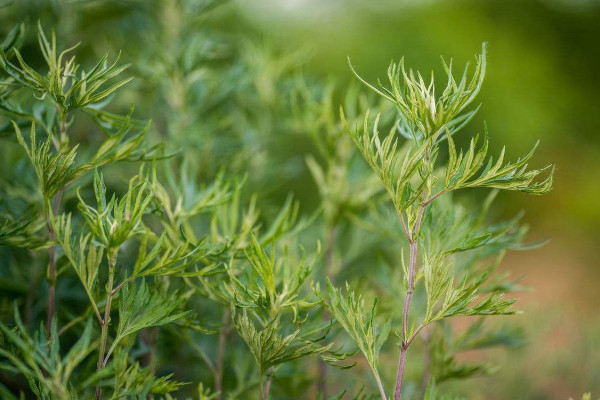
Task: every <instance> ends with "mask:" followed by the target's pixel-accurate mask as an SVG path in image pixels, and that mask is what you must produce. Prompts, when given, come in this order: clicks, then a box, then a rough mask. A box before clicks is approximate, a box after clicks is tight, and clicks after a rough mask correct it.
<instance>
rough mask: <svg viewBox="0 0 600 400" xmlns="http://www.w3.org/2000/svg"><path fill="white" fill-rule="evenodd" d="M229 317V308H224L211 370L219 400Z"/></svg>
mask: <svg viewBox="0 0 600 400" xmlns="http://www.w3.org/2000/svg"><path fill="white" fill-rule="evenodd" d="M229 317H230V313H229V309H228V308H225V311H223V319H222V321H221V331H220V332H219V345H218V348H217V360H216V365H215V368H214V370H213V374H214V378H215V392H217V400H221V399H222V398H223V393H222V392H223V359H224V358H225V345H226V343H227V335H228V334H229Z"/></svg>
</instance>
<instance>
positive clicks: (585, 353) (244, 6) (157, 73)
mask: <svg viewBox="0 0 600 400" xmlns="http://www.w3.org/2000/svg"><path fill="white" fill-rule="evenodd" d="M182 2H183V0H182ZM179 3H180V2H179V1H143V0H139V1H133V0H127V1H83V0H82V1H50V0H48V1H42V0H39V1H33V0H15V1H8V2H7V1H5V2H3V5H2V8H0V22H1V23H0V31H2V33H6V32H7V31H8V30H9V29H10V28H12V26H14V24H15V23H18V22H22V21H28V22H30V23H31V22H32V23H35V22H36V21H38V20H39V21H40V22H41V24H42V25H43V26H44V27H48V28H50V27H51V28H53V29H55V30H56V32H57V35H58V37H59V40H60V41H62V42H63V43H65V44H71V43H75V42H78V41H81V42H82V45H81V47H80V49H79V50H78V53H79V54H80V55H82V56H83V57H86V56H88V57H89V58H90V59H93V58H94V57H95V55H97V54H100V53H101V52H103V51H106V50H111V51H112V52H113V54H115V53H117V52H118V51H119V50H120V51H122V56H121V57H122V60H123V61H124V62H131V63H132V64H133V67H132V70H133V71H134V72H133V74H134V75H136V76H137V77H138V78H136V80H135V82H134V84H133V85H130V86H129V87H128V88H127V89H126V93H127V94H126V96H125V98H124V99H123V100H121V101H122V102H123V104H126V103H127V102H135V103H136V104H137V114H138V116H140V117H143V118H152V119H153V120H154V135H155V137H156V138H160V137H161V135H162V134H163V133H162V130H163V128H164V127H169V129H181V130H186V129H187V130H191V129H196V130H199V131H200V132H201V133H200V134H199V135H195V136H193V137H194V138H195V139H185V140H184V143H179V144H180V145H188V144H189V143H187V142H185V141H186V140H196V141H198V142H199V143H200V147H201V144H202V140H204V139H203V138H205V137H206V136H203V134H202V131H203V130H206V131H209V130H211V129H212V130H213V131H214V130H215V129H217V130H219V129H222V130H223V131H225V130H227V123H223V124H220V122H219V120H209V121H204V120H203V117H202V114H199V113H200V111H198V110H197V109H185V107H180V108H178V105H179V103H178V100H177V93H178V91H181V90H185V88H182V87H178V86H177V85H176V84H177V82H179V84H180V85H183V86H185V84H186V83H185V82H183V81H178V80H177V73H178V72H177V71H178V70H177V67H176V66H177V65H180V64H181V63H185V62H186V59H185V54H186V51H185V49H183V51H179V53H177V54H175V52H176V50H175V49H174V48H173V46H175V40H176V39H177V38H181V37H182V35H185V34H186V32H183V33H182V32H181V31H180V30H178V23H179V22H180V20H181V19H182V18H184V17H186V18H189V17H190V16H189V15H188V16H182V15H178V14H177V12H178V11H181V9H182V8H181V5H180V4H179ZM196 3H198V4H199V5H197V8H196V10H197V12H198V21H196V22H195V24H196V23H197V25H194V26H199V27H201V28H199V30H198V31H197V32H195V33H194V34H193V35H192V34H190V42H189V43H187V44H186V45H187V46H190V48H192V47H193V48H195V49H196V50H197V49H201V50H202V51H200V52H199V53H200V54H204V55H205V56H206V63H207V65H209V66H210V68H209V69H207V70H206V73H207V74H209V76H210V74H214V76H215V77H216V78H215V79H217V78H218V79H220V81H218V82H217V83H218V85H219V87H220V89H219V90H217V89H215V88H214V87H210V86H207V87H205V88H203V89H202V90H201V91H200V92H201V93H202V96H200V97H199V102H200V103H202V102H204V103H203V105H205V106H206V107H211V106H214V105H215V104H218V102H219V99H214V98H212V97H211V93H213V94H214V93H221V92H222V90H223V87H226V89H227V90H229V91H230V93H235V92H236V91H237V90H238V89H239V88H240V87H241V86H244V87H245V88H246V89H248V88H250V90H252V91H255V92H256V96H257V98H258V99H259V100H260V101H261V102H262V103H263V104H267V105H268V107H270V110H271V111H272V112H273V113H274V114H275V117H270V118H266V117H265V116H264V115H261V114H260V112H256V111H255V110H254V114H253V109H252V104H246V106H247V110H250V111H247V112H246V114H245V115H244V116H243V117H244V118H245V120H249V121H252V122H253V124H252V125H251V126H253V127H254V128H252V129H257V131H258V132H256V133H255V136H256V140H259V141H260V140H262V141H265V140H266V143H268V144H269V146H271V147H270V152H271V153H273V154H276V155H278V156H279V157H281V158H285V163H282V167H281V169H280V170H279V173H280V174H281V175H283V176H284V177H283V178H282V177H279V178H278V177H274V178H273V179H271V180H270V182H271V186H273V182H274V180H275V181H276V184H275V185H274V186H273V188H272V190H270V191H266V192H265V193H266V194H264V196H271V197H272V198H273V199H278V200H281V199H283V198H284V197H285V194H286V193H287V192H289V191H292V192H294V193H295V195H296V197H297V198H299V199H300V201H301V202H302V204H303V209H304V210H305V211H310V209H311V207H313V208H314V206H315V204H316V203H317V202H318V195H317V193H316V188H315V186H314V184H313V183H312V181H311V178H310V174H309V173H308V171H307V169H306V167H305V165H304V156H305V155H306V154H307V153H308V152H310V145H309V144H307V143H308V142H307V141H302V140H298V139H294V138H290V137H289V136H286V130H288V129H290V128H289V126H287V125H286V124H284V123H283V122H281V121H283V120H285V118H283V117H282V118H281V120H279V119H278V118H277V115H276V113H277V110H278V107H279V105H278V102H279V101H281V99H280V98H279V97H278V96H279V93H278V90H279V87H280V85H279V83H278V82H281V81H283V82H285V79H286V78H287V77H291V76H297V74H299V73H302V74H305V75H306V76H308V77H312V78H314V79H322V80H323V81H327V80H331V79H334V80H335V81H336V82H337V84H338V86H340V87H342V88H343V87H344V86H346V85H350V82H351V81H352V80H353V76H352V74H351V72H350V71H349V68H348V64H347V57H350V58H351V59H352V63H353V65H354V66H355V67H356V69H357V70H358V71H359V72H360V73H361V74H362V75H363V76H364V77H366V78H367V79H369V80H376V79H377V78H382V79H383V78H385V72H386V69H387V65H388V63H389V62H390V60H392V59H395V60H398V59H399V58H400V57H402V56H404V57H405V60H406V63H407V64H408V65H409V66H411V67H417V68H418V69H420V70H424V71H428V70H434V71H440V62H439V56H440V55H442V56H443V57H445V58H446V59H448V58H453V59H454V61H455V62H456V64H457V65H463V64H464V63H466V62H467V61H473V60H474V59H473V55H474V54H476V53H477V52H478V51H479V50H480V48H481V44H482V42H488V45H489V59H488V72H487V78H486V82H485V84H484V88H483V91H482V94H481V96H480V101H481V102H482V107H481V110H480V112H479V114H478V116H477V117H476V119H475V121H474V122H473V123H472V124H471V127H470V128H469V129H470V131H469V133H470V134H473V133H476V132H477V131H478V130H479V131H482V130H483V128H484V122H485V123H486V124H487V127H488V130H489V134H490V139H491V145H492V150H493V151H499V149H500V146H501V145H502V144H506V146H507V150H508V154H509V155H511V154H512V155H516V154H522V153H524V152H526V151H527V150H528V149H529V148H530V147H531V146H532V145H533V144H534V143H535V142H536V140H538V139H539V140H540V141H541V145H540V147H539V150H538V153H537V155H536V157H535V158H534V162H533V163H534V164H536V166H540V165H543V164H545V163H547V162H553V163H555V164H556V176H555V189H554V191H553V192H552V193H551V194H549V195H547V196H544V197H532V196H526V195H521V194H518V193H517V194H515V193H510V194H508V195H501V197H500V204H502V205H503V209H504V212H505V213H506V215H511V214H514V213H515V212H516V211H518V210H525V211H526V215H525V222H527V223H528V224H529V225H530V226H531V232H530V239H531V240H532V241H536V240H541V239H545V238H549V239H550V241H549V243H548V244H547V245H545V246H544V247H542V248H540V249H536V250H533V251H529V252H519V253H511V254H509V255H508V257H507V258H506V259H505V261H504V264H503V268H504V269H505V270H507V271H511V273H512V276H514V277H521V283H522V284H524V285H527V286H528V287H529V288H530V290H529V291H524V292H522V293H519V294H518V297H519V298H520V302H519V305H520V308H521V309H522V310H523V311H524V313H523V314H522V315H520V316H517V317H515V318H518V319H520V323H522V324H523V326H524V327H525V329H526V331H527V336H528V344H527V345H526V346H525V347H523V348H521V349H518V350H514V351H509V352H506V351H499V352H497V353H494V352H492V353H491V356H490V357H491V358H493V359H494V360H495V361H497V362H498V364H499V365H500V369H499V370H498V371H497V373H496V374H495V375H493V376H491V377H481V378H474V379H472V380H471V381H470V385H471V388H470V389H468V390H467V392H468V393H477V394H478V396H481V398H485V399H566V398H568V397H569V396H573V397H577V396H580V395H581V393H583V392H584V391H592V392H594V393H596V396H598V393H600V308H599V305H600V290H599V289H598V288H599V287H600V268H599V262H600V135H599V134H598V125H599V124H598V121H599V120H600V97H599V96H598V93H600V75H599V72H598V71H599V68H598V66H599V65H600V2H599V1H597V0H479V1H475V0H472V1H464V0H461V1H459V0H328V1H322V0H251V1H249V0H245V1H244V0H238V1H234V0H231V1H228V2H217V3H218V4H214V3H208V2H206V3H203V2H196ZM221 3H222V4H221ZM186 10H188V12H189V9H186ZM192 10H194V9H193V8H192ZM30 25H32V26H33V24H30ZM157 26H158V27H160V29H157ZM32 31H33V29H32ZM34 34H35V32H30V36H31V37H32V38H33V37H34V36H33V35H34ZM178 46H179V45H178ZM180 47H181V46H180ZM249 49H250V50H249ZM179 50H181V48H179ZM28 52H29V56H30V59H31V57H33V56H34V55H35V54H36V52H35V42H34V41H33V40H31V43H30V44H26V45H25V47H24V53H25V54H27V53H28ZM232 59H243V60H244V63H243V67H239V68H242V69H243V70H242V71H240V70H237V69H236V68H238V67H236V66H235V65H234V64H235V63H233V62H232V61H231V60H232ZM139 60H144V62H143V63H142V64H140V61H139ZM159 61H160V62H159ZM157 65H161V66H163V67H164V66H165V65H167V66H168V65H171V66H174V67H173V68H172V69H166V70H165V69H164V68H163V69H160V70H159V69H157V68H158V67H157ZM215 71H216V72H215ZM223 71H226V73H224V72H223ZM167 75H168V76H169V77H170V80H169V81H168V82H166V83H165V81H164V80H163V79H162V77H163V76H167ZM243 76H250V77H251V81H245V80H244V79H242V78H240V77H243ZM165 108H168V109H169V110H171V112H176V113H179V114H178V115H179V116H181V115H188V114H189V115H190V118H191V121H194V123H189V124H187V125H186V124H182V126H180V127H177V126H175V127H174V125H173V123H171V124H170V123H169V118H170V116H169V114H165V113H164V109H165ZM173 110H175V111H173ZM229 117H230V118H233V119H236V118H238V117H239V118H241V117H242V116H241V115H240V116H236V115H230V116H229ZM211 118H214V117H211ZM180 120H181V118H180V119H179V120H178V121H180ZM195 124H196V125H195ZM197 124H199V125H197ZM249 126H250V125H249ZM256 127H258V128H256ZM248 129H250V128H248ZM82 132H83V131H82ZM81 135H85V133H81ZM269 135H270V136H269ZM465 136H466V135H465ZM178 137H184V136H178ZM249 137H252V135H250V136H249ZM212 140H222V141H223V143H222V144H221V145H222V147H223V148H227V139H226V138H221V139H219V138H217V139H214V138H213V139H212ZM247 145H248V146H249V147H252V146H253V145H254V144H253V142H248V143H247ZM263 161H264V160H262V159H254V160H253V161H252V162H253V163H254V164H255V165H254V167H260V165H261V162H263ZM198 162H199V163H204V162H206V163H207V164H209V163H208V162H207V161H205V160H204V159H203V158H202V157H200V158H199V159H198ZM269 162H274V163H276V162H277V157H274V158H271V159H270V161H269ZM213 164H214V163H211V164H210V165H207V166H206V168H217V167H218V165H213ZM250 179H252V177H250ZM357 190H359V189H357ZM488 355H489V354H488ZM463 391H464V390H463Z"/></svg>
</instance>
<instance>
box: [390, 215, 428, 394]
mask: <svg viewBox="0 0 600 400" xmlns="http://www.w3.org/2000/svg"><path fill="white" fill-rule="evenodd" d="M424 211H425V206H424V205H422V204H421V205H419V211H418V214H417V220H416V221H415V226H414V228H413V231H412V233H410V236H409V237H408V241H409V244H410V261H409V266H408V290H407V291H406V297H405V298H404V308H403V309H402V343H401V345H400V356H399V358H398V372H397V374H396V388H395V390H394V400H400V396H401V393H402V381H403V380H404V369H405V367H406V352H407V351H408V346H409V345H410V342H409V341H408V319H409V314H410V304H411V302H412V296H413V293H414V291H415V276H416V273H417V251H418V246H417V237H418V234H419V229H420V228H421V221H422V219H423V213H424Z"/></svg>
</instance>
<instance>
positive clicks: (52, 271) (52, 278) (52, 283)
mask: <svg viewBox="0 0 600 400" xmlns="http://www.w3.org/2000/svg"><path fill="white" fill-rule="evenodd" d="M63 191H64V188H62V189H60V190H59V191H58V193H56V196H54V202H53V205H52V210H51V211H50V212H51V213H52V216H48V220H47V222H46V227H47V228H48V239H49V241H50V242H54V241H55V239H56V234H55V232H54V228H53V227H52V222H51V219H53V218H54V217H55V216H56V215H57V214H58V210H59V207H60V200H61V198H62V194H63ZM48 285H49V288H48V318H47V319H46V337H48V338H49V337H50V327H51V325H52V318H54V312H55V306H56V305H55V302H56V299H55V297H56V294H55V291H56V245H55V244H53V245H52V246H50V249H49V250H48Z"/></svg>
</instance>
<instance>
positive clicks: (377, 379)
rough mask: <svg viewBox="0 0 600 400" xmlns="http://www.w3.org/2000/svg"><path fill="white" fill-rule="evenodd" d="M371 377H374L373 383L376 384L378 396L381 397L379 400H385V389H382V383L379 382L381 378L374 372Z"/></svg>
mask: <svg viewBox="0 0 600 400" xmlns="http://www.w3.org/2000/svg"><path fill="white" fill-rule="evenodd" d="M373 376H374V377H375V382H377V389H379V395H380V396H381V400H387V396H386V395H385V389H384V388H383V383H382V382H381V377H380V376H379V373H378V372H377V371H376V370H373Z"/></svg>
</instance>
